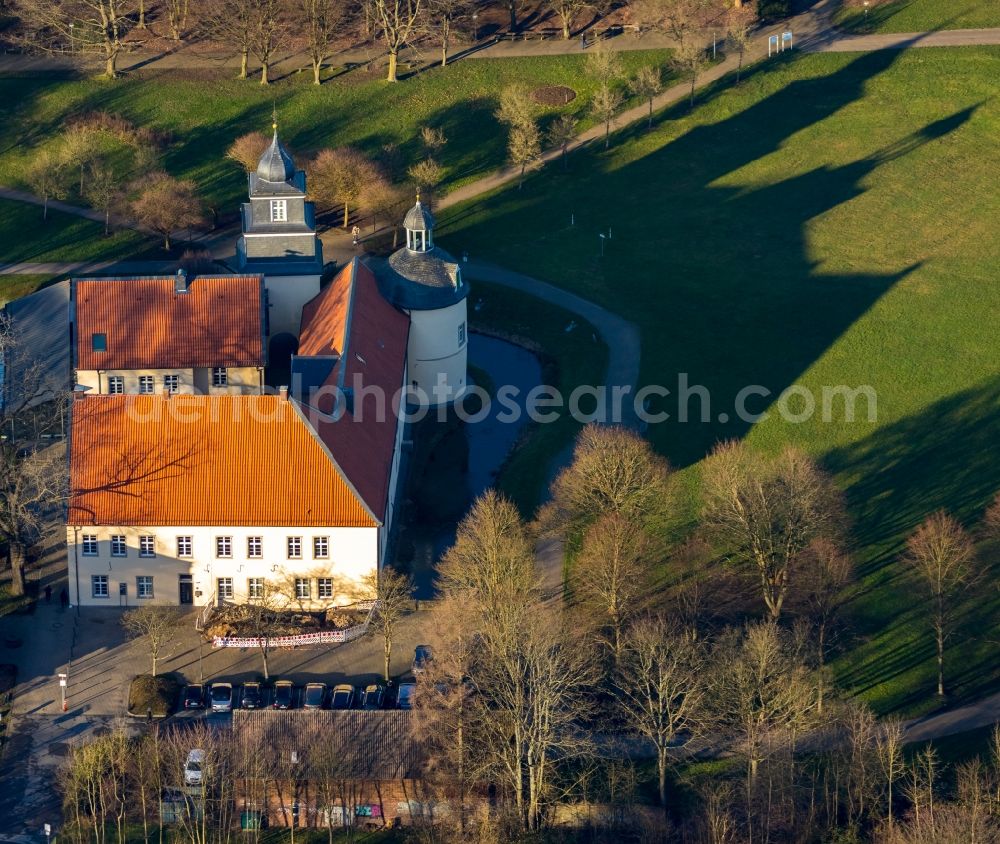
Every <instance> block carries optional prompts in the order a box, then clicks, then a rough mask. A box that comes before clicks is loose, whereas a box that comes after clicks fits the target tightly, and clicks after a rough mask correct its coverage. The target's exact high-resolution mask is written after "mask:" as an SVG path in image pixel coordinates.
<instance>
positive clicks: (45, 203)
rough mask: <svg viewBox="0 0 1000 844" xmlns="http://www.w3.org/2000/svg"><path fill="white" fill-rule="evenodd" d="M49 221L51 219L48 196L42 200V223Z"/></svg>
mask: <svg viewBox="0 0 1000 844" xmlns="http://www.w3.org/2000/svg"><path fill="white" fill-rule="evenodd" d="M48 219H49V197H48V195H47V194H46V195H45V196H44V197H43V198H42V221H43V222H44V221H45V220H48Z"/></svg>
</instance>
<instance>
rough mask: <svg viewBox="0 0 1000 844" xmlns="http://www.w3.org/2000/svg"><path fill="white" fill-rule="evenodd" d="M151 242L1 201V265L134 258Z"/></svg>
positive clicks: (126, 233) (91, 222)
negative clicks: (106, 235) (23, 262)
mask: <svg viewBox="0 0 1000 844" xmlns="http://www.w3.org/2000/svg"><path fill="white" fill-rule="evenodd" d="M147 243H148V242H147V240H146V239H145V238H143V237H142V236H141V235H138V234H136V233H135V232H125V231H122V232H115V233H113V234H112V235H111V236H110V237H105V236H104V226H102V225H101V224H100V223H95V222H94V221H92V220H86V219H84V218H82V217H74V216H72V215H70V214H61V213H59V212H58V211H51V210H50V211H49V218H48V220H46V221H45V222H43V221H42V209H41V208H39V207H38V206H35V205H27V204H25V203H23V202H12V201H10V200H6V199H0V262H2V263H12V264H13V263H20V262H22V261H25V262H32V263H39V262H47V261H98V260H104V259H109V260H110V259H112V258H119V257H124V256H127V255H131V254H133V253H134V252H136V251H137V250H138V249H140V248H141V247H143V246H146V245H147Z"/></svg>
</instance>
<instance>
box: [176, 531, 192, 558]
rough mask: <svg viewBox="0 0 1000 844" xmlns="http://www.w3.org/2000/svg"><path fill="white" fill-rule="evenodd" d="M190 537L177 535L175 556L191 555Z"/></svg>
mask: <svg viewBox="0 0 1000 844" xmlns="http://www.w3.org/2000/svg"><path fill="white" fill-rule="evenodd" d="M191 544H192V543H191V537H190V536H178V537H177V556H178V557H190V556H192V555H193V553H194V552H193V551H192V550H191Z"/></svg>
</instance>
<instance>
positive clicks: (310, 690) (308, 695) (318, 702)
mask: <svg viewBox="0 0 1000 844" xmlns="http://www.w3.org/2000/svg"><path fill="white" fill-rule="evenodd" d="M325 705H326V683H307V684H306V690H305V692H304V693H303V695H302V708H303V709H322V708H323V707H324V706H325Z"/></svg>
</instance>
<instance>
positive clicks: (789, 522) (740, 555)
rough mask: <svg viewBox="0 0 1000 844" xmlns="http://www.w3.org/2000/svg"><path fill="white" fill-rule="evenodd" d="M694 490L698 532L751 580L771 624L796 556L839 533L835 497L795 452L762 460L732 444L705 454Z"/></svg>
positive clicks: (837, 495) (810, 464) (839, 506)
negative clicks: (698, 492) (699, 488)
mask: <svg viewBox="0 0 1000 844" xmlns="http://www.w3.org/2000/svg"><path fill="white" fill-rule="evenodd" d="M702 483H703V490H704V502H705V503H704V510H703V513H702V519H703V523H704V525H705V527H706V528H707V529H708V531H709V533H710V534H711V535H712V536H714V538H715V539H716V540H717V541H718V542H719V544H720V545H721V546H722V548H723V550H724V552H725V553H726V554H728V555H729V557H730V559H731V560H732V561H733V562H736V563H737V564H740V565H744V566H747V567H749V568H750V569H751V570H752V571H754V572H755V574H756V576H757V579H758V582H759V586H760V592H761V597H762V598H763V600H764V604H765V606H766V607H767V610H768V612H769V613H770V616H771V618H772V619H774V620H777V619H778V618H779V617H780V615H781V610H782V607H783V606H784V602H785V598H786V597H787V595H788V589H789V586H790V584H791V582H792V579H793V576H794V571H795V567H796V566H797V564H798V562H799V557H800V555H801V554H802V552H803V551H805V549H806V548H807V547H808V546H809V544H810V543H811V542H812V541H813V540H814V539H816V538H818V537H828V538H834V537H836V536H837V535H838V533H839V531H840V530H841V528H842V524H843V503H842V498H841V495H840V492H839V491H838V490H837V489H836V487H835V486H834V484H833V482H832V480H831V479H830V478H829V477H828V476H827V475H826V474H825V473H823V472H822V471H821V470H820V469H819V468H818V467H817V466H816V464H815V463H814V462H813V461H812V460H811V459H810V458H809V457H807V456H805V455H804V454H802V453H801V452H799V451H797V450H795V449H792V448H788V449H785V450H784V451H783V452H782V453H781V454H779V455H778V456H777V457H774V458H769V457H765V456H764V455H762V454H760V453H758V452H755V451H753V450H752V449H751V448H749V447H748V446H747V445H745V444H744V443H742V442H735V441H733V442H728V443H722V444H721V445H719V446H717V447H716V448H715V449H714V450H713V452H712V454H711V456H710V457H709V458H708V459H707V460H706V461H705V463H704V468H703V471H702Z"/></svg>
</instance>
